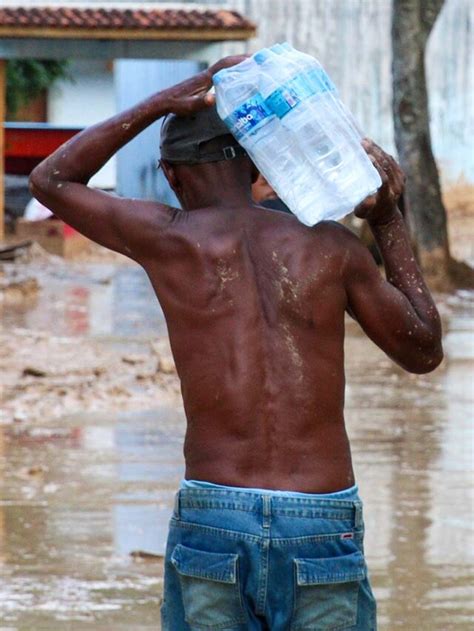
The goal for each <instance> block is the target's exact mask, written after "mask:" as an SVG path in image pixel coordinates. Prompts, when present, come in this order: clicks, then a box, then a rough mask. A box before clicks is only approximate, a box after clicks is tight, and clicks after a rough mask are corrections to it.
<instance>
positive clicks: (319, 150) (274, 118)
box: [214, 43, 381, 226]
mask: <svg viewBox="0 0 474 631" xmlns="http://www.w3.org/2000/svg"><path fill="white" fill-rule="evenodd" d="M214 86H215V91H216V105H217V111H218V113H219V116H220V117H221V118H222V120H223V121H224V122H225V123H226V125H227V127H228V128H229V130H230V131H231V132H232V134H233V135H234V136H235V138H236V139H237V140H238V141H239V143H240V144H241V145H242V146H243V147H244V148H245V149H246V151H247V153H248V154H249V155H250V157H251V158H252V160H253V161H254V162H255V164H256V166H257V168H258V169H259V171H260V172H261V173H262V175H264V177H265V178H266V179H267V180H268V182H269V183H270V184H271V186H272V187H273V189H274V190H275V192H276V193H277V195H278V196H279V197H280V198H281V199H282V200H283V201H284V202H285V203H286V205H287V206H288V207H289V208H290V210H291V211H292V212H293V213H294V214H295V215H296V216H297V217H298V219H299V220H300V221H301V222H302V223H304V224H306V225H308V226H313V225H314V224H316V223H317V222H318V221H321V220H323V219H341V218H342V217H344V216H345V215H347V214H348V213H349V212H351V211H352V210H353V208H354V206H356V205H357V204H358V203H359V202H361V201H362V200H363V199H364V198H365V197H367V195H370V194H371V193H374V192H375V191H376V190H377V188H378V187H379V186H380V185H381V179H380V176H379V174H378V172H377V171H376V169H375V168H374V167H373V165H372V163H371V162H370V160H369V158H368V156H367V154H366V153H365V151H364V149H363V147H362V146H361V139H362V134H361V132H360V130H359V128H358V126H357V124H356V122H355V121H354V118H353V117H352V115H351V113H350V112H349V110H348V109H347V108H346V107H345V105H344V104H343V103H342V101H341V99H340V98H339V94H338V92H337V90H336V88H335V86H334V84H333V83H332V81H331V79H330V78H329V77H328V75H327V74H326V72H325V71H324V69H323V67H322V66H321V64H320V63H319V62H318V61H317V60H316V59H315V58H314V57H311V56H310V55H307V54H305V53H302V52H300V51H297V50H295V49H294V48H293V47H292V46H290V45H289V44H287V43H285V44H276V45H275V46H272V47H271V48H264V49H262V50H260V51H259V52H258V53H255V54H254V55H252V57H249V58H248V59H246V60H245V61H243V62H241V63H240V64H237V65H236V66H232V67H230V68H225V69H223V70H221V71H219V72H218V73H216V74H215V75H214Z"/></svg>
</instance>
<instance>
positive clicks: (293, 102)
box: [265, 85, 301, 118]
mask: <svg viewBox="0 0 474 631" xmlns="http://www.w3.org/2000/svg"><path fill="white" fill-rule="evenodd" d="M298 103H301V99H300V97H299V96H298V94H297V93H296V92H295V90H294V89H292V88H291V87H289V86H288V85H283V86H281V87H280V88H277V89H276V90H275V91H274V92H272V93H271V94H270V96H267V98H266V99H265V105H266V106H267V107H268V108H269V109H270V110H271V111H272V112H274V113H275V114H276V115H277V116H278V118H283V117H284V116H285V115H286V114H288V112H289V111H290V110H292V109H293V108H294V107H296V106H297V105H298Z"/></svg>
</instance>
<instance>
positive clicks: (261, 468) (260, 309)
mask: <svg viewBox="0 0 474 631" xmlns="http://www.w3.org/2000/svg"><path fill="white" fill-rule="evenodd" d="M338 232H339V230H338V227H337V226H335V225H332V224H330V223H327V224H319V225H318V227H317V228H316V229H314V230H313V231H309V230H307V229H306V228H305V227H304V226H302V225H301V224H300V223H299V222H298V221H297V220H296V219H295V218H294V217H291V216H289V215H287V214H284V213H279V212H273V211H269V210H264V209H262V208H260V207H249V208H239V209H232V210H226V209H224V210H219V209H210V210H195V211H193V212H192V213H190V217H189V219H188V220H187V221H183V222H180V221H176V223H175V225H172V226H171V227H170V228H169V229H168V234H167V236H166V241H167V243H168V244H169V247H170V250H169V255H168V256H167V255H166V254H164V255H163V256H162V257H158V258H157V259H156V260H154V261H153V262H152V263H150V264H149V266H147V271H148V273H149V276H150V279H151V281H152V284H153V286H154V288H155V291H156V293H157V296H158V298H159V300H160V304H161V306H162V307H163V310H164V313H165V316H166V319H167V322H168V328H169V334H170V340H171V345H172V349H173V354H174V357H175V361H176V366H177V370H178V374H179V377H180V379H181V384H182V393H183V400H184V405H185V410H186V417H187V420H188V430H187V435H186V442H185V456H186V477H187V478H192V479H199V480H207V481H212V482H215V483H220V484H232V485H236V486H250V487H260V488H275V489H293V490H294V489H298V490H301V491H307V492H325V491H326V490H329V489H334V488H345V487H347V486H348V485H349V486H350V485H351V484H353V474H352V467H351V458H350V452H349V445H348V441H347V437H346V433H345V429H344V418H343V403H344V368H343V343H344V310H345V307H346V295H345V290H344V286H343V283H342V278H341V267H342V265H343V263H344V252H343V251H341V248H340V247H338V246H337V234H338ZM178 251H180V254H179V255H178V256H177V255H176V254H177V252H178Z"/></svg>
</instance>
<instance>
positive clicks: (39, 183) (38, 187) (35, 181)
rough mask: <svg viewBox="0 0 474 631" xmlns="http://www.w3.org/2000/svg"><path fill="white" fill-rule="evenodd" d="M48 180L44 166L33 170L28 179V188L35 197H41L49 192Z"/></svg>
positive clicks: (40, 165)
mask: <svg viewBox="0 0 474 631" xmlns="http://www.w3.org/2000/svg"><path fill="white" fill-rule="evenodd" d="M47 184H48V178H46V177H45V173H44V169H43V168H42V164H39V165H38V166H37V167H35V168H34V169H33V171H32V172H31V173H30V177H29V178H28V188H29V189H30V193H31V194H32V195H33V197H36V198H38V197H40V196H41V194H42V193H44V192H45V191H46V190H47Z"/></svg>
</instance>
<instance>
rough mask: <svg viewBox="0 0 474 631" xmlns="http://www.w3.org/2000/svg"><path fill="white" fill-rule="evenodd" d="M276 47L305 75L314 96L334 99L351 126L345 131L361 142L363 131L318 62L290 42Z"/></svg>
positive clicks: (336, 106) (337, 109) (337, 108)
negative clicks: (321, 95)
mask: <svg viewBox="0 0 474 631" xmlns="http://www.w3.org/2000/svg"><path fill="white" fill-rule="evenodd" d="M276 47H277V48H276V50H277V51H278V53H279V54H281V55H286V59H287V60H288V61H290V62H291V63H293V64H295V65H298V66H299V67H300V68H301V70H302V71H303V72H304V73H305V75H306V78H307V81H308V83H309V84H310V86H311V89H312V90H313V94H321V93H323V94H324V93H327V96H329V97H330V98H331V99H332V102H333V104H334V106H335V109H336V111H337V112H338V113H339V114H340V115H341V116H342V119H343V121H345V122H346V123H347V124H348V126H349V128H348V129H346V130H345V131H346V132H349V133H352V134H353V136H354V138H356V139H357V140H359V141H360V140H361V139H362V138H363V133H362V130H361V129H360V127H359V125H358V123H357V121H356V120H355V118H354V117H353V115H352V113H351V112H350V110H348V109H347V107H346V106H345V105H344V103H343V102H342V101H341V98H340V96H339V93H338V91H337V88H336V86H335V85H334V83H333V82H332V81H331V79H330V78H329V76H328V75H327V73H326V72H325V70H324V68H323V67H322V66H321V64H320V63H319V62H318V60H317V59H315V58H314V57H311V55H308V54H307V53H303V52H301V51H299V50H296V49H295V48H293V46H291V45H290V44H288V42H283V44H277V45H276ZM272 48H273V47H272Z"/></svg>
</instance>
